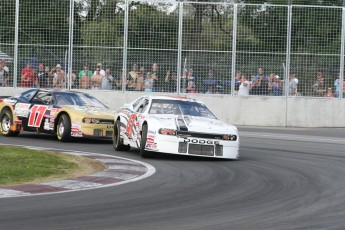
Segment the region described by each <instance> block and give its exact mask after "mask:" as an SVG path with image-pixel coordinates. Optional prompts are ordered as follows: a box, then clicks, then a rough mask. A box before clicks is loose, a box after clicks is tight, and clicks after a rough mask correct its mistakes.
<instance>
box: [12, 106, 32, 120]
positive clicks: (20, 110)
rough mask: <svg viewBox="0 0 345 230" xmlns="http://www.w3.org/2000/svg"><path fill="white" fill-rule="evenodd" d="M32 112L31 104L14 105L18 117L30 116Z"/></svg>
mask: <svg viewBox="0 0 345 230" xmlns="http://www.w3.org/2000/svg"><path fill="white" fill-rule="evenodd" d="M29 112H30V104H25V103H18V104H16V105H15V107H14V114H15V115H16V116H17V117H28V116H29Z"/></svg>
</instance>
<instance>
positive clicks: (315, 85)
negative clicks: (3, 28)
mask: <svg viewBox="0 0 345 230" xmlns="http://www.w3.org/2000/svg"><path fill="white" fill-rule="evenodd" d="M67 72H69V73H70V77H69V78H68V77H67V73H66V71H65V70H64V69H63V67H62V66H61V64H59V63H58V64H56V65H55V66H54V67H53V68H50V67H49V66H46V65H44V64H43V63H39V64H38V68H37V69H36V68H33V67H32V64H31V63H30V62H27V63H26V66H25V67H24V68H23V69H22V70H21V75H20V80H21V82H20V86H21V87H30V88H32V87H37V88H38V87H41V88H68V86H69V85H70V86H71V88H72V89H89V90H122V87H125V90H127V91H144V92H176V91H177V82H178V80H177V79H178V77H177V74H176V72H174V71H173V70H172V69H171V68H167V69H166V70H165V71H161V70H160V68H159V65H158V64H157V63H153V64H152V65H151V66H149V67H145V66H144V65H142V66H139V65H137V64H133V65H132V66H131V68H129V71H128V72H127V73H123V71H122V72H119V73H118V74H115V75H113V73H112V71H111V69H110V68H109V67H106V68H103V65H102V63H98V64H97V65H95V67H93V66H92V65H89V64H84V66H83V69H82V70H80V71H78V72H76V71H74V70H71V69H70V70H69V71H67ZM339 76H340V74H339ZM339 76H338V77H337V78H336V79H335V80H334V82H330V81H326V79H325V76H324V71H323V70H318V71H317V72H316V77H315V79H314V81H313V82H312V83H310V86H309V87H310V92H311V93H310V95H311V96H314V97H339V93H340V92H339V90H340V88H341V87H340V84H341V82H340V78H339ZM9 78H10V73H9V68H8V66H7V65H6V60H4V59H3V60H2V61H1V63H0V86H2V87H6V86H8V81H9ZM309 79H311V78H309ZM123 80H125V86H123ZM180 83H181V85H180V90H181V92H184V93H204V94H228V93H231V90H232V89H233V90H234V95H238V96H249V95H265V96H282V95H285V92H286V90H287V91H288V92H287V95H289V96H300V95H302V94H301V92H300V91H299V80H298V78H297V77H296V74H295V72H293V71H291V72H290V75H289V79H288V81H285V80H284V79H282V78H281V77H280V76H278V74H276V73H272V72H271V73H269V74H268V73H266V71H265V69H264V68H263V67H259V68H258V69H257V71H256V73H255V74H253V75H250V76H247V74H246V73H245V72H240V71H238V72H236V73H235V81H234V82H232V81H231V80H230V79H221V78H218V77H217V76H216V71H215V70H213V69H209V70H208V71H207V72H206V73H205V75H204V76H196V75H195V74H194V71H193V69H184V70H183V71H182V76H181V78H180ZM286 84H288V85H287V86H286ZM232 86H233V88H232ZM304 87H305V86H304ZM342 88H343V95H344V97H345V81H344V82H343V83H342ZM307 96H308V95H307Z"/></svg>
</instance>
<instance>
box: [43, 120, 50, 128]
mask: <svg viewBox="0 0 345 230" xmlns="http://www.w3.org/2000/svg"><path fill="white" fill-rule="evenodd" d="M43 129H45V130H49V129H50V122H49V119H48V118H45V119H44V125H43Z"/></svg>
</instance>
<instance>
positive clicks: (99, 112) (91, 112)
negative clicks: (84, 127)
mask: <svg viewBox="0 0 345 230" xmlns="http://www.w3.org/2000/svg"><path fill="white" fill-rule="evenodd" d="M62 109H65V110H73V111H74V112H77V113H78V112H79V113H81V114H83V115H84V116H90V117H95V116H97V117H111V118H114V116H115V110H112V109H108V108H101V107H94V106H78V105H64V106H62Z"/></svg>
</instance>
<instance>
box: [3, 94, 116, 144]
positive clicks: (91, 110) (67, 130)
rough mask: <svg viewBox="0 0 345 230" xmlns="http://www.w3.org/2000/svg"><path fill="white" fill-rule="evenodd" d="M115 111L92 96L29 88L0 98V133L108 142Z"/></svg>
mask: <svg viewBox="0 0 345 230" xmlns="http://www.w3.org/2000/svg"><path fill="white" fill-rule="evenodd" d="M114 117H115V111H113V110H111V109H109V108H108V107H107V106H105V105H104V104H103V103H102V102H100V101H99V100H97V99H96V98H94V97H93V96H91V95H89V94H86V93H83V92H77V91H69V90H57V89H30V90H27V91H25V92H23V93H21V94H19V95H16V96H13V97H8V98H2V99H0V131H1V133H2V134H3V135H4V136H17V135H18V134H19V133H20V131H30V132H37V133H48V134H53V135H56V136H57V138H58V140H59V141H68V140H69V139H71V137H88V138H92V137H93V138H102V139H111V138H112V136H113V131H114Z"/></svg>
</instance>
